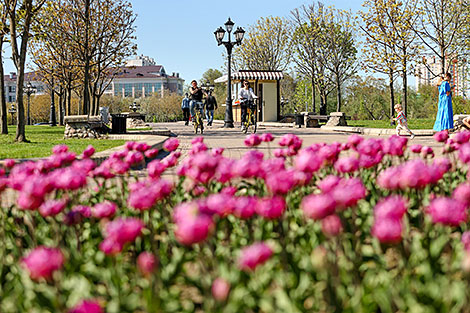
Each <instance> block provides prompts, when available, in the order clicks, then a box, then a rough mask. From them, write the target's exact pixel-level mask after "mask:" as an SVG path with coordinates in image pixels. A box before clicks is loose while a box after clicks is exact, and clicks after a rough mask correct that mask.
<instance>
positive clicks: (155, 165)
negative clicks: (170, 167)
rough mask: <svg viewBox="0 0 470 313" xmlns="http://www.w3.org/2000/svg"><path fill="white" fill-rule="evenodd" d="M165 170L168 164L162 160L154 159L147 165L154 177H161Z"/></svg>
mask: <svg viewBox="0 0 470 313" xmlns="http://www.w3.org/2000/svg"><path fill="white" fill-rule="evenodd" d="M165 170H166V166H165V164H163V163H162V162H161V161H160V160H153V161H152V162H150V163H149V164H148V165H147V172H148V175H149V176H150V177H152V178H159V177H160V176H161V175H162V173H163V172H164V171H165Z"/></svg>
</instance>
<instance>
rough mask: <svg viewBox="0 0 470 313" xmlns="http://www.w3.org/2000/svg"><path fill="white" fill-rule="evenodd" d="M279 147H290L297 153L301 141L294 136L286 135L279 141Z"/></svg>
mask: <svg viewBox="0 0 470 313" xmlns="http://www.w3.org/2000/svg"><path fill="white" fill-rule="evenodd" d="M279 145H280V146H281V147H292V149H293V150H295V151H298V150H300V148H301V147H302V139H300V138H299V137H297V136H296V135H294V134H287V135H284V136H282V137H281V139H279Z"/></svg>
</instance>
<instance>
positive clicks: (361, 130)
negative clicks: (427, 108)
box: [320, 126, 434, 136]
mask: <svg viewBox="0 0 470 313" xmlns="http://www.w3.org/2000/svg"><path fill="white" fill-rule="evenodd" d="M320 128H321V129H322V130H326V131H331V132H345V133H355V134H359V135H369V136H391V135H396V130H395V128H366V127H354V126H322V127H320ZM412 131H413V133H414V134H415V136H432V135H434V130H432V129H413V130H412Z"/></svg>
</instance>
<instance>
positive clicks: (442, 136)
mask: <svg viewBox="0 0 470 313" xmlns="http://www.w3.org/2000/svg"><path fill="white" fill-rule="evenodd" d="M433 137H434V140H436V141H437V142H445V141H446V140H447V138H449V133H448V132H447V131H446V130H443V131H440V132H437V133H435V134H434V136H433Z"/></svg>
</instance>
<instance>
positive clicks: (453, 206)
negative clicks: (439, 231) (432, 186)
mask: <svg viewBox="0 0 470 313" xmlns="http://www.w3.org/2000/svg"><path fill="white" fill-rule="evenodd" d="M426 213H427V214H429V215H430V216H431V218H432V222H433V223H435V224H443V225H449V226H458V225H460V224H461V223H464V222H466V221H467V208H466V207H465V204H463V203H462V202H460V201H458V200H455V199H451V198H444V197H440V198H436V199H434V200H432V201H431V203H430V204H429V208H428V210H427V212H426Z"/></svg>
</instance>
